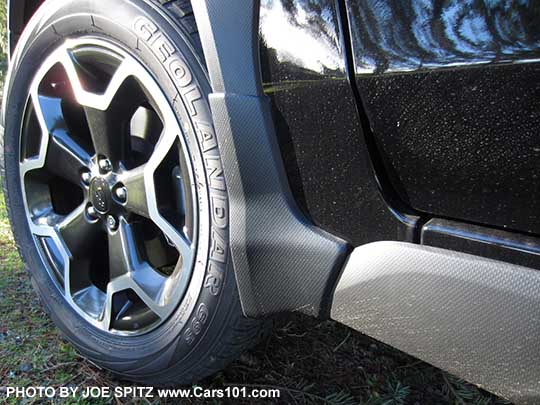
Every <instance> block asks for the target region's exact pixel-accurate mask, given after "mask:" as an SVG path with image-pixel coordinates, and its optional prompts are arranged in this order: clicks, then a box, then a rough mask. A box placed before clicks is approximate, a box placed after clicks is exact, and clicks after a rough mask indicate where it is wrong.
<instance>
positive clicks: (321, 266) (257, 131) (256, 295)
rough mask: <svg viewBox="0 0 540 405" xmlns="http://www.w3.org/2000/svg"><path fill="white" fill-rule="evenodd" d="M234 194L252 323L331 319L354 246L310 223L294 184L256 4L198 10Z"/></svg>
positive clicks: (235, 231) (238, 1)
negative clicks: (271, 96)
mask: <svg viewBox="0 0 540 405" xmlns="http://www.w3.org/2000/svg"><path fill="white" fill-rule="evenodd" d="M193 8H194V12H195V18H196V21H197V24H198V28H199V32H200V35H201V41H202V45H203V49H204V54H205V59H206V64H207V66H208V71H209V75H210V81H211V84H212V91H213V93H212V94H211V95H210V106H211V108H212V113H213V120H214V125H215V129H216V136H217V139H218V145H219V148H220V152H221V156H222V159H223V170H224V177H225V181H226V184H227V188H228V193H229V215H230V229H229V233H230V239H231V241H230V246H231V256H232V261H233V264H234V268H235V273H236V280H237V283H238V288H239V293H240V299H241V302H242V308H243V310H244V313H245V315H246V316H249V317H261V316H267V315H270V314H274V313H278V312H286V311H298V312H303V313H305V314H308V315H315V316H321V317H325V316H328V313H329V307H330V302H331V299H332V291H333V288H334V286H335V282H336V280H337V276H338V274H339V272H340V271H341V269H342V266H343V263H344V261H345V258H346V255H347V253H348V245H347V244H346V242H345V241H343V240H341V239H339V238H337V237H335V236H333V235H330V234H329V233H326V232H324V231H322V230H320V229H318V228H316V227H315V226H314V225H313V224H311V223H309V222H308V220H307V219H306V218H305V217H303V215H302V214H301V213H300V210H299V209H298V207H297V206H296V204H295V202H294V199H293V198H292V194H291V191H290V188H289V185H288V182H287V177H286V174H285V169H284V167H283V162H282V160H281V155H280V153H279V147H278V144H277V136H276V133H275V128H274V124H273V122H272V119H271V110H270V102H269V100H268V98H267V97H266V96H264V95H263V92H262V84H261V75H260V66H259V45H258V11H259V4H258V2H257V1H245V0H231V1H227V2H223V1H219V0H205V1H196V2H193Z"/></svg>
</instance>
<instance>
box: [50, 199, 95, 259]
mask: <svg viewBox="0 0 540 405" xmlns="http://www.w3.org/2000/svg"><path fill="white" fill-rule="evenodd" d="M58 233H59V234H60V237H61V238H62V240H63V241H64V243H65V245H66V247H67V248H68V250H69V252H70V253H71V256H72V257H77V258H80V257H84V256H85V255H87V254H89V253H90V249H89V245H91V243H92V241H93V240H94V238H95V237H96V236H97V234H98V233H99V227H98V226H97V225H96V224H92V223H90V222H88V221H87V220H86V217H85V205H84V204H82V205H80V206H79V207H78V208H77V209H76V210H75V211H73V212H72V213H71V214H69V215H67V216H66V217H65V218H64V219H63V220H62V221H61V222H60V223H59V224H58Z"/></svg>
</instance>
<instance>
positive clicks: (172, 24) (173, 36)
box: [1, 0, 262, 385]
mask: <svg viewBox="0 0 540 405" xmlns="http://www.w3.org/2000/svg"><path fill="white" fill-rule="evenodd" d="M161 3H164V4H158V3H155V2H152V1H150V0H116V1H114V2H110V1H107V0H62V1H55V0H47V1H45V3H44V4H43V5H42V6H41V8H40V9H39V10H38V12H37V13H36V15H35V16H34V17H33V19H32V20H31V22H30V23H29V26H28V27H27V28H26V30H25V32H24V34H23V35H22V37H21V41H20V43H19V45H18V48H17V50H16V52H15V55H14V58H13V63H12V66H11V73H10V76H9V81H8V83H7V86H6V94H5V95H6V101H5V105H4V114H3V119H4V122H3V124H4V128H5V130H4V136H3V138H2V142H3V144H2V147H1V151H2V166H1V169H2V179H3V189H4V194H5V198H6V204H7V207H8V212H9V218H10V221H11V224H12V228H13V232H14V236H15V240H16V242H17V246H18V248H19V251H20V254H21V256H22V259H23V261H24V263H25V266H26V268H27V270H28V272H29V274H30V277H31V281H32V285H33V286H34V288H35V290H36V291H37V293H38V294H39V296H40V297H41V300H42V302H43V304H44V307H45V308H46V310H47V312H48V313H49V314H50V316H51V318H52V319H53V320H54V322H55V324H56V325H57V326H58V327H59V328H60V329H61V330H62V331H63V333H64V334H65V336H66V337H67V338H68V339H69V341H70V342H72V343H73V345H74V346H75V347H76V348H77V349H78V350H79V351H80V352H81V353H82V354H83V355H84V356H86V357H87V358H89V359H90V360H91V361H93V362H95V363H96V364H98V365H100V366H102V367H104V368H106V369H108V370H111V371H113V372H114V373H116V374H118V375H120V376H122V377H123V378H127V379H130V380H133V381H138V382H144V383H145V384H152V385H173V384H185V383H191V382H193V381H196V380H199V379H201V378H203V377H205V376H208V375H210V374H213V373H214V372H216V371H218V370H220V369H222V368H223V367H225V365H226V364H227V363H229V362H230V361H232V360H234V359H236V358H237V357H238V356H239V355H240V353H241V352H242V351H244V350H246V349H247V348H249V347H250V346H251V345H253V344H254V343H256V342H257V340H258V337H259V336H260V333H261V330H262V323H261V322H259V321H254V320H248V319H246V318H244V317H243V315H242V310H241V306H240V302H239V297H238V291H237V286H236V282H235V277H234V271H233V268H232V263H231V260H230V258H229V256H230V255H229V254H228V251H229V249H228V212H227V211H228V210H227V209H225V211H223V210H221V211H220V212H217V211H219V210H217V209H209V211H210V212H209V213H208V215H209V216H210V217H211V221H210V224H209V226H208V229H207V230H206V231H205V232H206V233H207V234H208V236H209V237H208V239H209V254H208V255H207V257H206V262H205V263H204V266H203V270H204V274H203V277H202V278H201V280H202V281H201V282H200V285H199V286H196V287H197V288H196V289H195V290H193V291H196V293H195V294H192V293H191V291H192V290H189V291H188V293H187V294H186V296H185V297H184V299H183V301H182V302H181V304H180V305H179V306H178V308H177V309H176V310H175V312H174V313H173V315H171V316H170V317H169V318H168V319H167V321H166V322H164V323H163V324H161V325H160V326H159V327H158V328H156V329H154V330H152V331H150V332H148V333H145V334H141V335H137V336H121V335H113V334H110V333H107V332H105V331H103V330H101V329H99V328H96V327H94V326H93V325H91V324H90V323H88V322H87V321H86V320H85V319H83V317H81V316H80V315H79V314H78V313H77V312H76V311H75V310H74V309H73V308H72V307H71V306H70V305H68V303H67V302H66V300H65V298H64V296H63V294H62V293H61V292H60V291H59V289H58V287H57V285H56V284H55V283H54V281H53V280H52V278H51V277H50V276H49V273H48V272H47V271H46V269H45V266H46V265H45V264H44V261H43V260H42V256H41V255H40V254H39V251H38V248H37V246H36V243H35V240H34V238H33V236H32V233H31V231H30V228H29V225H28V221H27V215H26V211H25V206H24V200H23V198H24V197H23V195H22V193H23V192H22V187H21V181H20V174H19V163H20V160H19V159H20V158H19V156H20V152H19V148H20V134H21V125H22V122H23V118H24V117H23V113H24V109H25V105H26V103H27V100H28V92H29V86H30V82H31V80H32V77H33V76H34V74H35V72H36V70H37V69H38V67H39V66H40V64H41V62H42V61H43V60H44V59H45V57H46V56H47V55H48V54H50V53H51V51H52V50H53V49H55V47H57V46H58V44H59V43H61V42H62V41H64V39H65V38H81V37H84V36H92V37H99V38H101V39H105V40H106V41H111V42H113V43H114V44H115V45H117V46H119V47H121V48H122V49H124V50H126V51H127V52H129V53H130V54H132V55H134V56H135V58H136V59H138V60H139V61H140V62H142V64H143V65H144V66H145V67H146V68H147V69H148V70H149V71H150V73H151V74H152V75H153V76H154V77H155V78H156V81H157V83H159V85H160V87H161V89H162V90H163V93H164V94H165V96H166V97H167V99H168V101H169V102H170V103H171V105H173V106H174V109H175V112H176V115H177V117H178V119H179V121H180V122H181V124H182V127H183V128H184V129H185V130H186V132H187V137H188V138H189V139H188V140H187V141H188V143H189V145H190V147H191V148H192V149H196V153H197V154H198V156H199V157H198V158H197V159H200V161H201V162H205V163H206V164H205V165H203V166H202V167H203V168H204V170H202V171H199V172H198V173H196V176H197V177H199V176H203V177H204V178H205V179H206V180H205V182H203V183H206V184H208V185H209V186H208V187H206V186H205V187H206V188H205V190H199V191H200V192H204V193H207V194H208V200H209V201H210V202H212V201H218V200H219V202H220V205H219V207H224V206H225V207H227V204H226V202H227V192H226V188H225V184H224V181H223V178H222V176H221V160H220V159H221V158H220V155H219V150H218V147H217V143H216V142H215V135H214V131H213V125H212V117H211V111H210V108H209V105H208V102H207V95H208V94H209V92H210V85H209V82H208V78H207V74H206V72H205V68H204V64H203V60H204V58H203V56H202V53H201V46H200V41H199V38H198V35H197V31H196V26H195V20H194V18H193V14H192V12H191V6H190V3H189V2H188V1H180V0H179V1H167V2H163V1H162V2H161ZM141 20H142V21H143V23H144V24H146V25H144V24H143V25H141V24H137V21H139V22H140V21H141ZM149 26H152V30H150V31H152V33H151V34H150V31H149V30H148V27H149ZM137 27H139V28H137ZM141 27H143V28H141ZM144 27H146V28H144ZM154 28H155V29H154ZM138 29H139V31H137V30H138ZM148 36H151V37H152V38H149V37H148ZM157 36H160V37H161V38H163V39H166V40H167V41H168V42H167V44H168V45H167V47H169V46H170V47H172V48H167V49H159V48H156V42H152V41H150V40H149V39H151V40H154V39H155V38H156V37H157ZM172 53H174V54H175V55H177V56H180V57H181V58H182V59H183V60H184V61H185V65H186V66H187V67H188V69H189V72H188V73H189V75H191V77H192V80H191V81H190V82H189V83H188V86H187V87H186V83H185V82H178V80H176V79H177V77H175V76H174V75H173V73H175V72H172V71H171V70H169V66H168V65H167V55H170V54H172ZM176 73H178V72H176ZM184 77H185V76H184ZM194 94H196V95H200V97H193V95H194ZM209 206H211V207H213V204H211V205H209ZM218 214H219V215H218ZM190 289H191V286H190Z"/></svg>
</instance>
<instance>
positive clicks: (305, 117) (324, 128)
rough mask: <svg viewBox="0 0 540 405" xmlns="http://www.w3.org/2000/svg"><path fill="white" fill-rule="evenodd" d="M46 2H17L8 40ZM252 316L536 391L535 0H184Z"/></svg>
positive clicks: (538, 115) (538, 110)
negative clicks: (197, 39)
mask: <svg viewBox="0 0 540 405" xmlns="http://www.w3.org/2000/svg"><path fill="white" fill-rule="evenodd" d="M39 3H40V2H39V1H33V0H26V1H22V0H17V1H13V0H12V1H11V2H10V8H9V16H10V23H9V25H10V44H11V46H12V47H14V46H15V44H16V42H17V39H18V37H19V35H20V33H21V32H22V30H23V28H24V26H25V24H26V22H27V21H28V19H29V17H30V16H31V15H32V14H33V12H34V10H35V9H36V8H37V7H38V6H39ZM193 6H194V12H195V19H196V22H197V26H198V29H199V32H200V35H201V43H202V48H203V49H204V55H205V59H206V65H207V66H208V73H209V77H210V81H211V85H212V94H211V95H210V98H209V100H210V105H211V107H212V111H213V113H214V118H213V119H214V125H215V128H216V133H217V137H218V141H219V144H220V147H221V149H222V153H223V154H224V155H225V156H226V157H225V158H224V166H223V173H224V176H225V180H226V182H227V187H228V189H229V195H230V203H229V204H230V205H229V211H230V217H231V225H230V229H229V235H230V239H231V242H230V243H231V244H230V252H231V256H232V260H233V262H234V266H235V275H236V281H237V283H238V289H239V293H240V299H241V303H242V309H243V312H244V314H245V315H246V316H248V317H252V318H261V317H266V316H269V315H272V314H275V313H279V312H287V311H299V312H303V313H306V314H308V315H314V316H320V317H329V316H331V317H332V318H333V319H336V320H338V321H340V322H343V323H345V324H347V325H349V326H351V327H353V328H355V329H357V330H359V331H361V332H363V333H366V334H368V335H370V336H373V337H375V338H377V339H379V340H381V341H383V342H385V343H388V344H390V345H392V346H395V347H397V348H399V349H401V350H403V351H405V352H408V353H410V354H412V355H414V356H416V357H418V358H420V359H422V360H425V361H427V362H430V363H432V364H434V365H435V366H437V367H440V368H443V369H445V370H448V371H450V372H452V373H454V374H456V375H458V376H460V377H462V378H464V379H466V380H468V381H471V382H473V383H476V384H479V385H481V386H482V387H485V388H486V389H488V390H490V391H493V392H495V393H498V394H501V395H503V396H505V397H507V398H509V399H511V400H513V401H516V402H524V403H525V402H531V403H535V402H538V401H539V400H540V382H539V381H540V367H539V364H540V317H539V308H540V273H538V269H540V256H539V254H540V237H539V235H540V174H539V168H540V136H539V132H538V131H539V123H540V5H539V4H538V2H535V1H511V0H500V1H488V0H485V1H459V0H455V1H451V0H450V1H435V0H425V1H417V2H405V1H397V0H335V1H334V0H318V1H312V0H294V1H293V0H261V1H260V2H257V1H253V2H252V1H249V2H247V1H240V0H239V1H226V2H225V1H223V2H222V1H210V0H208V1H206V0H205V1H203V0H201V1H194V2H193Z"/></svg>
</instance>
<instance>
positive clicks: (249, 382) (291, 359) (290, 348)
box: [0, 1, 507, 404]
mask: <svg viewBox="0 0 540 405" xmlns="http://www.w3.org/2000/svg"><path fill="white" fill-rule="evenodd" d="M4 21H5V2H4V1H0V41H2V39H3V40H4V41H2V43H5V29H3V27H4V26H5V23H4ZM2 49H5V47H3V48H2ZM3 60H5V59H1V57H0V85H1V82H2V81H3V77H4V72H5V62H2V61H3ZM0 94H1V93H0ZM0 359H1V360H0V402H3V401H5V392H6V387H7V386H19V387H21V386H55V387H58V386H67V385H71V386H77V387H85V386H109V387H115V386H118V385H130V384H129V383H128V382H121V381H118V380H116V379H114V377H113V376H111V375H110V374H109V373H108V372H106V371H104V370H100V369H99V368H98V367H96V366H94V365H93V364H91V363H89V362H88V361H86V360H85V359H83V358H82V357H80V356H79V354H78V353H77V352H76V351H75V350H74V348H73V347H72V346H71V345H70V344H69V343H68V342H66V341H65V340H64V339H63V338H62V336H61V335H60V334H59V332H58V330H57V329H56V328H55V326H54V324H53V323H52V322H51V321H50V319H49V318H48V316H47V315H46V314H45V313H44V312H43V311H42V309H41V305H40V303H39V300H38V298H37V296H36V294H35V293H34V291H33V289H32V287H31V285H30V283H29V280H28V276H27V274H26V272H25V270H24V269H23V266H22V263H21V261H20V259H19V254H18V252H17V249H16V247H15V243H14V241H13V237H12V235H11V231H10V225H9V221H8V218H7V214H6V207H5V203H4V200H3V197H2V196H1V195H0ZM199 385H200V386H203V387H209V388H212V387H224V386H246V387H268V388H278V389H280V390H281V393H282V396H281V400H280V402H283V403H287V402H292V403H314V404H319V403H323V404H324V403H326V404H356V403H366V404H435V403H436V404H453V403H456V404H463V403H474V404H502V403H507V402H504V401H503V400H502V399H499V398H497V397H495V396H493V395H490V394H488V393H486V392H485V391H482V390H480V389H478V388H476V387H474V386H472V385H470V384H467V383H465V382H464V381H462V380H459V379H457V378H455V377H453V376H451V375H449V374H447V373H445V372H443V371H441V370H438V369H436V368H434V367H432V366H430V365H428V364H426V363H424V362H421V361H419V360H417V359H415V358H413V357H410V356H408V355H406V354H404V353H401V352H399V351H397V350H395V349H393V348H390V347H388V346H386V345H383V344H381V343H379V342H377V341H375V340H373V339H370V338H368V337H366V336H364V335H362V334H360V333H357V332H355V331H353V330H351V329H349V328H347V327H345V326H343V325H340V324H338V323H336V322H333V321H319V320H315V319H311V318H307V317H301V316H298V315H291V316H289V317H282V318H279V319H276V320H275V325H274V332H273V333H272V334H270V335H269V336H268V337H267V338H266V339H265V340H264V341H263V342H261V343H260V344H259V345H258V346H257V347H256V348H255V349H254V350H252V351H250V352H249V353H245V354H244V355H243V356H242V357H241V358H240V359H239V360H238V361H236V362H235V363H233V364H231V365H230V366H229V367H228V368H227V369H226V370H224V371H223V372H220V373H218V374H217V375H215V376H212V377H210V378H207V379H206V380H205V381H202V382H200V383H199ZM17 402H18V401H16V400H13V401H12V402H11V403H17ZM33 402H34V401H31V400H29V401H27V403H33ZM146 402H147V403H152V402H151V401H146ZM65 403H73V404H75V403H76V404H83V403H84V404H87V403H95V404H99V403H108V401H105V400H102V401H97V400H96V401H94V402H89V401H88V400H83V399H80V398H79V399H73V400H70V401H68V402H65ZM123 403H140V401H139V400H135V399H133V400H130V401H123ZM156 403H157V401H156Z"/></svg>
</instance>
